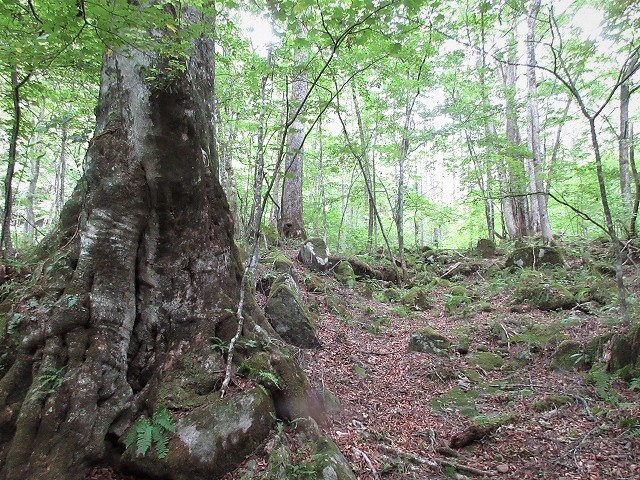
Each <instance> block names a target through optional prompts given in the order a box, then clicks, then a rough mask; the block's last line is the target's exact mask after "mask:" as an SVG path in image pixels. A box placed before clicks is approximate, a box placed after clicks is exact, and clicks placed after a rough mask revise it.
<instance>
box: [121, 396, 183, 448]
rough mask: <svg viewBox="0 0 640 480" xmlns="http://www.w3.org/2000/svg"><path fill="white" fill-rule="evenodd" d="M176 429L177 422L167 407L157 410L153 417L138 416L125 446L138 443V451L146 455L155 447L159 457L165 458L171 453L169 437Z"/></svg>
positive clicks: (128, 446) (128, 434)
mask: <svg viewBox="0 0 640 480" xmlns="http://www.w3.org/2000/svg"><path fill="white" fill-rule="evenodd" d="M175 431H176V427H175V423H174V421H173V418H171V415H170V414H169V411H168V410H167V409H166V408H162V409H160V410H157V411H156V412H155V413H154V414H153V417H151V418H148V417H140V418H138V419H137V420H136V421H135V422H134V423H133V425H132V426H131V428H130V429H129V432H128V433H127V436H126V438H125V440H124V443H125V446H126V447H127V448H130V447H131V446H132V445H134V444H135V445H136V447H137V450H136V453H137V454H138V455H142V456H145V455H146V454H147V452H148V451H149V449H150V448H151V447H154V450H155V452H156V454H157V455H158V458H164V457H166V456H167V454H168V453H169V447H168V445H169V437H170V434H171V433H173V432H175Z"/></svg>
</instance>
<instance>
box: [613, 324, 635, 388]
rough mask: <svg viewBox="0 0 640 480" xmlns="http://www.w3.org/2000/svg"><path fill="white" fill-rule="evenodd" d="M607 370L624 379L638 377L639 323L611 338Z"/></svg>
mask: <svg viewBox="0 0 640 480" xmlns="http://www.w3.org/2000/svg"><path fill="white" fill-rule="evenodd" d="M609 370H611V371H613V372H618V373H620V375H621V376H622V377H623V378H624V379H625V380H630V379H632V378H638V377H640V323H637V324H635V325H633V326H631V327H630V328H629V329H628V330H627V331H626V332H624V333H622V334H619V335H616V336H615V337H613V338H612V340H611V359H610V360H609Z"/></svg>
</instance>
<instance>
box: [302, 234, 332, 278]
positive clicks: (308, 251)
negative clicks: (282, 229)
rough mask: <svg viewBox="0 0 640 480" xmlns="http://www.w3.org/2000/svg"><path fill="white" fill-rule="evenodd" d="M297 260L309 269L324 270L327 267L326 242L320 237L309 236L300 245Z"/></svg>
mask: <svg viewBox="0 0 640 480" xmlns="http://www.w3.org/2000/svg"><path fill="white" fill-rule="evenodd" d="M298 260H300V262H302V264H303V265H305V266H306V267H307V268H309V269H311V270H315V271H317V272H324V271H326V270H327V269H328V268H329V251H328V250H327V244H326V243H325V242H324V240H323V239H321V238H309V239H308V240H306V241H305V242H304V243H303V244H302V247H300V252H298Z"/></svg>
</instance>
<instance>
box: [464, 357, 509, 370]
mask: <svg viewBox="0 0 640 480" xmlns="http://www.w3.org/2000/svg"><path fill="white" fill-rule="evenodd" d="M467 362H468V364H469V365H471V366H474V367H478V368H481V369H482V370H484V371H485V372H489V371H491V370H499V369H500V368H502V365H503V364H504V360H503V358H502V357H501V356H500V355H497V354H495V353H491V352H474V353H472V354H470V355H468V356H467Z"/></svg>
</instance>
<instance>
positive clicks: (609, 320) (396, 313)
mask: <svg viewBox="0 0 640 480" xmlns="http://www.w3.org/2000/svg"><path fill="white" fill-rule="evenodd" d="M490 262H494V263H496V262H502V263H504V259H502V260H491V261H490ZM481 271H483V270H482V269H481ZM484 271H486V269H485V270H484ZM298 274H299V275H300V276H304V275H309V273H308V272H305V271H302V270H299V272H298ZM636 276H637V274H635V273H634V276H633V277H632V278H635V277H636ZM499 278H500V279H499V280H496V279H493V280H492V279H490V278H488V276H485V275H483V274H482V273H478V272H477V273H475V274H473V275H472V276H470V277H468V278H465V279H464V282H463V283H464V284H465V285H466V286H467V287H469V288H471V289H473V291H474V292H475V293H476V294H477V295H478V298H482V299H483V300H484V301H485V302H486V303H485V304H484V306H483V307H482V308H481V309H476V308H474V305H466V306H465V308H464V309H462V310H460V311H456V312H453V313H449V312H447V309H446V308H445V305H444V302H445V299H446V298H447V291H448V289H449V288H450V287H448V286H444V285H443V286H440V287H436V288H435V289H433V290H432V296H431V301H432V302H433V308H431V309H428V310H425V311H418V310H415V309H409V308H406V307H404V306H402V305H400V304H398V303H394V302H388V301H381V300H380V296H381V295H378V294H374V295H373V296H372V295H370V294H369V293H367V290H368V289H363V288H359V285H356V286H355V288H348V287H345V286H342V285H340V284H338V283H337V282H336V281H335V279H333V277H330V276H328V275H327V276H326V277H325V279H326V284H325V291H324V292H322V293H311V292H305V299H306V301H307V304H308V305H309V306H310V308H311V309H312V310H315V311H316V312H317V313H318V316H319V318H320V320H319V324H318V331H319V337H320V339H321V341H322V344H323V346H324V347H323V348H322V349H321V350H318V351H305V352H304V353H302V363H303V366H304V368H305V370H306V372H307V374H308V375H309V378H310V379H311V380H312V382H313V383H315V384H316V386H318V387H319V388H321V389H326V390H328V391H330V392H332V393H333V394H335V396H337V398H338V399H339V403H340V405H341V411H340V413H337V414H335V415H333V416H332V418H331V420H330V422H329V424H328V425H327V426H325V433H326V434H327V435H329V436H330V437H331V438H333V440H334V441H335V442H336V444H338V446H339V447H340V449H341V451H342V452H343V453H344V454H345V456H346V457H347V458H348V460H349V461H350V462H351V463H352V465H353V467H354V471H355V472H356V475H357V477H358V479H361V480H364V479H382V478H384V479H398V480H399V479H441V478H442V479H444V478H460V479H462V478H479V477H482V476H483V475H485V476H495V477H496V478H504V479H567V480H568V479H640V466H639V465H640V392H638V391H637V390H633V389H631V388H630V386H629V384H628V383H626V382H623V381H621V380H618V379H617V378H616V377H614V376H608V375H605V374H602V372H595V373H593V372H592V373H588V372H585V371H577V369H571V370H568V371H567V370H557V369H556V370H554V369H552V368H551V363H552V359H553V354H554V351H555V350H556V348H557V346H558V345H559V343H560V342H561V341H562V340H563V339H567V338H568V339H575V340H577V341H579V342H581V343H583V344H585V343H586V342H588V341H589V340H591V339H593V338H595V337H597V336H598V335H602V334H605V333H607V332H611V331H612V329H615V328H616V325H617V324H618V323H619V318H618V316H617V315H618V314H617V309H616V308H613V307H611V308H608V309H606V308H603V309H602V310H601V311H600V312H598V313H593V312H591V313H590V314H586V313H584V312H583V311H581V310H579V309H573V310H563V311H558V312H542V311H539V310H531V309H528V308H526V307H524V308H513V306H512V302H511V295H510V293H511V289H512V288H513V287H512V285H510V283H509V281H508V279H505V277H504V276H499ZM300 283H303V282H300ZM358 283H359V282H358ZM358 292H360V293H363V292H364V296H363V295H361V294H360V293H358ZM487 304H488V306H487ZM425 326H429V327H432V328H434V329H436V330H438V331H439V332H441V333H443V334H444V335H445V336H447V337H448V338H449V339H451V340H452V342H453V344H455V343H456V339H461V338H462V337H466V338H467V339H468V341H470V342H469V354H467V355H462V354H460V353H457V352H455V349H452V351H449V352H447V353H446V354H444V355H443V354H442V353H441V354H438V355H436V354H426V353H414V352H409V351H408V339H409V335H410V334H411V333H412V332H414V331H416V330H418V329H420V328H422V327H425ZM532 332H536V333H535V334H533V333H532ZM474 352H494V353H497V354H498V355H499V356H500V357H502V358H503V360H504V363H503V365H502V366H501V367H499V368H494V369H491V368H486V367H485V368H483V367H482V366H480V365H479V364H477V363H474V362H473V361H472V360H471V359H472V358H473V353H474ZM576 363H579V359H578V358H577V359H576ZM496 420H497V424H496ZM474 425H475V426H479V427H480V428H471V429H469V427H473V426H474ZM483 425H494V427H493V428H486V429H484V430H483V429H482V426H483ZM496 425H500V426H497V427H496ZM463 433H467V434H468V433H471V434H472V435H473V434H477V435H476V436H478V437H481V438H479V439H477V441H473V442H472V443H471V444H470V445H469V446H466V447H464V448H460V449H451V448H449V445H450V442H451V439H452V438H453V437H454V436H456V437H457V438H459V436H460V434H463Z"/></svg>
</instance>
